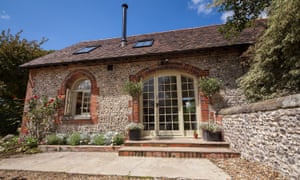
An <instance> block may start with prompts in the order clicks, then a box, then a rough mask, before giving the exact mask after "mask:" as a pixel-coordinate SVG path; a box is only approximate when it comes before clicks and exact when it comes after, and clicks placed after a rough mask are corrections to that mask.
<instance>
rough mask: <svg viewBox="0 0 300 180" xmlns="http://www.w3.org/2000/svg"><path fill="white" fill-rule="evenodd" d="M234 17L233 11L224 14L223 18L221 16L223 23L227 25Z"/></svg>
mask: <svg viewBox="0 0 300 180" xmlns="http://www.w3.org/2000/svg"><path fill="white" fill-rule="evenodd" d="M230 16H233V11H225V12H223V14H222V16H221V20H222V21H223V23H226V21H227V18H228V17H230Z"/></svg>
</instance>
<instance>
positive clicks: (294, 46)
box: [240, 0, 300, 101]
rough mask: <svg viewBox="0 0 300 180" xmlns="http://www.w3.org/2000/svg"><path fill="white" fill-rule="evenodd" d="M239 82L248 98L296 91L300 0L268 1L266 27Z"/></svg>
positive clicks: (299, 74)
mask: <svg viewBox="0 0 300 180" xmlns="http://www.w3.org/2000/svg"><path fill="white" fill-rule="evenodd" d="M240 85H241V87H242V88H243V89H244V92H245V94H246V96H247V97H248V98H249V99H250V100H252V101H257V100H262V99H267V98H273V97H277V96H282V95H288V94H294V93H299V91H300V1H296V0H282V1H281V0H274V1H272V5H271V11H270V16H269V19H268V28H267V30H266V31H265V33H264V34H263V36H262V37H261V39H260V41H259V42H258V43H257V44H256V47H255V54H254V58H253V64H252V65H251V68H250V70H249V72H248V73H247V74H246V75H245V76H244V77H242V78H241V80H240Z"/></svg>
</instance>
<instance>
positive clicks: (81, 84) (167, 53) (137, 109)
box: [22, 21, 264, 137]
mask: <svg viewBox="0 0 300 180" xmlns="http://www.w3.org/2000/svg"><path fill="white" fill-rule="evenodd" d="M221 26H222V25H212V26H206V27H197V28H190V29H182V30H174V31H167V32H159V33H152V34H142V35H136V36H130V37H126V34H125V36H123V37H122V38H113V39H105V40H95V41H85V42H80V43H78V44H75V45H72V46H70V47H67V48H64V49H62V50H58V51H56V52H53V53H51V54H48V55H46V56H43V57H40V58H37V59H35V60H33V61H30V62H28V63H26V64H23V65H22V67H24V68H28V69H29V81H28V86H27V94H26V99H29V98H30V97H32V96H33V95H37V96H42V95H46V96H48V97H56V96H61V97H63V98H64V112H63V114H62V115H61V116H60V117H59V121H60V122H61V123H60V125H59V128H58V130H59V131H60V132H64V133H66V132H73V131H79V132H88V133H99V132H102V133H104V132H107V131H117V132H122V133H125V126H126V125H127V124H128V123H129V122H131V121H135V122H141V123H143V125H144V131H143V134H144V136H148V137H153V136H172V137H173V136H176V137H189V136H192V135H193V132H194V131H195V130H196V131H200V130H199V124H200V123H201V122H205V121H208V120H209V119H213V118H215V117H216V112H217V110H218V109H220V108H223V107H229V106H235V105H239V104H243V103H245V100H244V98H243V95H242V93H241V92H240V91H239V90H238V89H237V84H236V80H237V79H238V78H239V77H241V76H242V75H243V74H244V73H245V72H246V71H247V67H245V66H244V65H243V63H242V62H243V61H244V60H245V58H247V56H245V52H246V51H247V49H248V48H249V46H251V45H252V44H253V43H255V41H256V40H257V38H258V36H259V35H260V34H261V32H262V31H263V29H264V23H263V22H262V21H257V27H256V28H251V29H246V30H244V31H243V32H242V33H241V34H240V35H239V36H238V37H235V38H233V39H229V40H228V39H225V38H224V37H223V35H221V34H220V33H219V31H218V30H219V28H220V27H221ZM208 76H209V77H215V78H218V79H220V80H221V81H222V89H221V91H220V93H219V95H220V96H219V97H218V99H217V103H215V106H212V105H211V104H210V101H208V98H207V97H205V96H204V95H203V93H201V91H200V90H199V87H198V82H199V79H200V78H203V77H208ZM128 80H131V81H140V82H142V83H143V92H142V94H141V95H140V97H139V98H138V101H133V99H132V97H131V96H129V95H128V94H126V93H125V92H124V91H123V86H124V84H125V83H126V81H128ZM23 124H24V123H23ZM200 134H201V133H200Z"/></svg>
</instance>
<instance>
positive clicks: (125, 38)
mask: <svg viewBox="0 0 300 180" xmlns="http://www.w3.org/2000/svg"><path fill="white" fill-rule="evenodd" d="M122 8H123V18H122V21H123V26H122V39H121V47H124V46H126V44H127V37H126V36H127V35H126V28H127V8H128V5H127V4H126V3H124V4H122Z"/></svg>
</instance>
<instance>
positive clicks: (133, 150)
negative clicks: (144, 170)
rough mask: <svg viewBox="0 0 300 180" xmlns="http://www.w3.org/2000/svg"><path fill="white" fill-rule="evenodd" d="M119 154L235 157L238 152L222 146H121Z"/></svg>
mask: <svg viewBox="0 0 300 180" xmlns="http://www.w3.org/2000/svg"><path fill="white" fill-rule="evenodd" d="M119 156H139V157H168V158H236V157H240V153H237V152H234V151H232V150H231V149H229V148H222V147H216V148H213V147H209V148H207V147H128V146H127V147H121V148H120V149H119Z"/></svg>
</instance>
